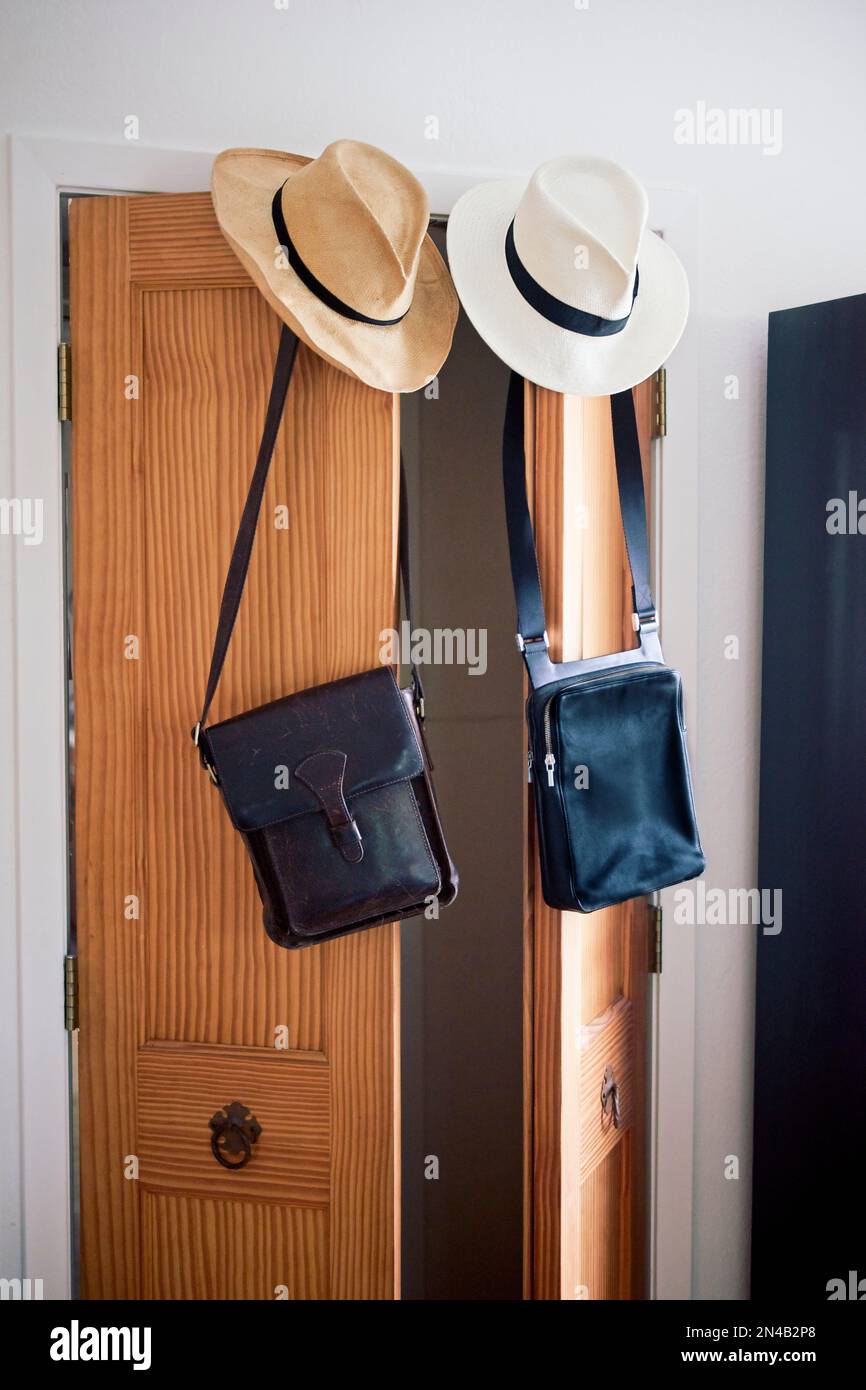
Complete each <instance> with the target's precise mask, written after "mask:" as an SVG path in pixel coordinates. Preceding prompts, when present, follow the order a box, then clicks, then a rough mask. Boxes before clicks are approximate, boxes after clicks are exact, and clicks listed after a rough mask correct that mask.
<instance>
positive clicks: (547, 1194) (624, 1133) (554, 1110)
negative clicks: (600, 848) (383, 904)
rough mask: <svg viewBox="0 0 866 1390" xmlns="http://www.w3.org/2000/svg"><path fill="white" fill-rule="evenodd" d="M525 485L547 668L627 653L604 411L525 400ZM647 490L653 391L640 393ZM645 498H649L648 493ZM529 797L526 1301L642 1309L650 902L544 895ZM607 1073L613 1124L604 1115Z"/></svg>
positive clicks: (603, 407)
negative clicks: (591, 908)
mask: <svg viewBox="0 0 866 1390" xmlns="http://www.w3.org/2000/svg"><path fill="white" fill-rule="evenodd" d="M526 391H527V396H526V406H527V409H526V422H527V423H526V456H527V483H528V487H529V490H530V495H531V496H532V497H534V514H535V524H536V535H537V543H538V553H539V563H540V568H541V575H542V581H543V586H544V595H545V605H546V610H547V622H548V633H549V637H550V643H551V654H552V656H553V658H554V660H567V661H570V660H575V659H577V658H579V657H589V656H597V655H600V654H602V653H605V652H612V651H621V650H624V649H625V648H626V647H631V646H634V645H635V634H634V631H633V628H632V621H631V577H630V574H629V570H628V560H627V556H626V552H625V542H624V539H623V534H622V526H621V522H620V512H619V499H618V494H617V486H616V471H615V462H614V453H613V439H612V431H611V423H610V408H609V405H608V401H607V398H605V397H602V398H593V399H583V398H579V397H563V396H559V395H555V394H554V393H552V392H549V391H545V390H542V389H541V388H540V387H534V386H530V385H527V387H526ZM635 404H636V408H637V415H638V432H639V435H640V439H641V448H642V451H643V456H644V470H645V478H648V462H649V445H650V436H651V421H652V385H651V383H650V382H645V383H643V385H641V386H640V387H637V388H636V390H635ZM647 496H648V497H649V489H648V488H647ZM529 811H530V808H529V804H528V797H527V866H528V872H527V896H526V914H525V956H526V990H525V1010H524V1019H525V1039H526V1068H525V1076H526V1082H525V1096H526V1190H527V1199H526V1219H527V1239H526V1249H525V1280H524V1291H525V1294H526V1296H527V1297H529V1298H541V1299H577V1298H591V1299H597V1298H642V1297H644V1296H645V1267H646V1182H647V1162H646V1135H647V1129H646V1125H647V1094H646V1025H647V986H648V980H647V964H648V961H647V940H648V932H647V928H648V923H647V910H646V903H645V902H644V900H642V899H641V900H638V901H635V902H630V903H625V904H623V905H621V906H617V907H613V908H607V909H604V910H602V911H600V912H596V913H592V914H590V915H587V916H583V915H581V914H578V913H565V912H557V911H554V910H553V909H552V908H549V907H547V905H546V904H545V902H544V900H543V898H542V896H541V886H540V885H541V879H540V869H539V866H538V862H537V854H536V850H535V845H534V841H533V827H532V818H531V815H530V814H529ZM608 1065H610V1066H612V1067H613V1070H614V1075H615V1077H616V1081H617V1084H618V1087H619V1096H620V1110H621V1117H620V1124H619V1127H618V1128H616V1127H614V1125H613V1123H612V1120H611V1119H610V1118H609V1117H605V1116H603V1115H602V1108H601V1086H602V1080H603V1078H604V1073H605V1068H606V1066H608Z"/></svg>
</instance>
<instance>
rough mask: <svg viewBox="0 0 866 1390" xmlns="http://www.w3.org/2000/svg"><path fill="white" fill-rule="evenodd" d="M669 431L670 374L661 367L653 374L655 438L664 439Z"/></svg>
mask: <svg viewBox="0 0 866 1390" xmlns="http://www.w3.org/2000/svg"><path fill="white" fill-rule="evenodd" d="M667 432H668V374H667V369H666V368H665V367H659V369H658V371H657V372H655V373H654V375H653V439H664V437H665V435H666V434H667Z"/></svg>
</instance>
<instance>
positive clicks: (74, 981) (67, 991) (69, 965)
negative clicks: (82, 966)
mask: <svg viewBox="0 0 866 1390" xmlns="http://www.w3.org/2000/svg"><path fill="white" fill-rule="evenodd" d="M63 993H64V1022H65V1025H66V1031H67V1033H73V1032H74V1031H75V1029H76V1028H77V1027H78V957H77V956H64V957H63Z"/></svg>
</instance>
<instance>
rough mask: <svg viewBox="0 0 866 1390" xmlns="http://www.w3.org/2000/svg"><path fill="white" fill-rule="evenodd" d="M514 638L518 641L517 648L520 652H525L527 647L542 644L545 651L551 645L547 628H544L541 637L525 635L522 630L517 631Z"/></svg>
mask: <svg viewBox="0 0 866 1390" xmlns="http://www.w3.org/2000/svg"><path fill="white" fill-rule="evenodd" d="M514 640H515V642H516V643H517V650H518V651H519V652H525V651H526V649H527V647H529V648H530V649H532V648H534V647H539V646H540V647H543V648H544V650H545V651H547V650H548V648H549V647H550V640H549V638H548V636H547V628H545V629H544V631H543V632H542V634H541V636H540V637H524V636H523V633H522V632H516V633H515V634H514Z"/></svg>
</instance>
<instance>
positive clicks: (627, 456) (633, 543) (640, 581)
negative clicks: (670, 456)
mask: <svg viewBox="0 0 866 1390" xmlns="http://www.w3.org/2000/svg"><path fill="white" fill-rule="evenodd" d="M523 397H524V382H523V377H522V376H518V374H517V373H516V372H512V373H511V381H510V383H509V387H508V403H507V405H506V408H505V428H504V431H503V436H502V481H503V487H504V490H505V519H506V524H507V528H508V549H509V552H510V556H511V578H512V582H513V584H514V597H515V601H516V603H517V644H518V646H519V647H520V650H521V651H522V652H523V656H524V660H525V661H526V666H527V670H528V671H529V676H530V679H531V680H532V678H533V674H534V668H535V667H537V669H538V671H539V672H540V671H541V670H544V671H545V672H546V671H547V670H548V669H549V663H548V660H547V649H548V640H547V630H546V623H545V617H544V598H543V596H542V592H541V579H540V576H539V573H538V557H537V555H536V552H535V538H534V536H533V531H532V518H531V517H530V515H529V503H528V500H527V496H526V460H525V455H524V447H523V421H524V412H523ZM610 407H611V418H612V421H613V442H614V450H615V453H616V479H617V486H618V488H619V505H620V512H621V515H622V528H623V532H624V533H625V544H626V551H627V554H628V561H629V566H630V568H631V578H632V597H633V601H634V611H635V613H636V614H637V618H638V623H639V627H640V629H647V628H652V627H653V626H654V624H655V622H656V611H655V604H654V603H653V596H652V587H651V585H650V572H649V545H648V541H647V520H646V498H645V496H644V486H643V470H642V465H641V457H640V441H639V439H638V433H637V420H636V418H635V412H634V400H633V397H632V393H631V391H620V392H618V393H617V394H616V395H613V396H611V398H610ZM535 657H542V658H543V661H537V662H536V661H535V660H534V658H535ZM537 683H540V682H536V681H533V684H537Z"/></svg>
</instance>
